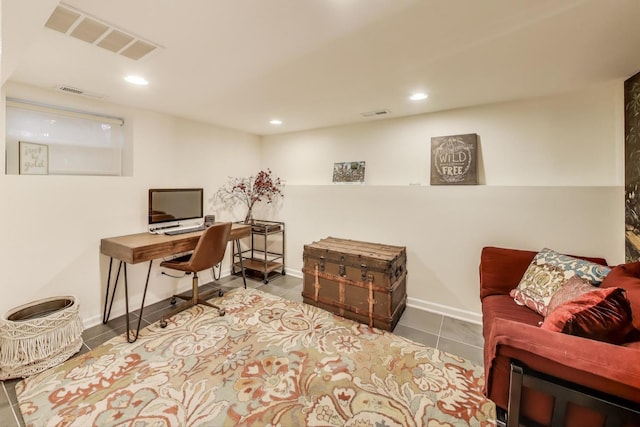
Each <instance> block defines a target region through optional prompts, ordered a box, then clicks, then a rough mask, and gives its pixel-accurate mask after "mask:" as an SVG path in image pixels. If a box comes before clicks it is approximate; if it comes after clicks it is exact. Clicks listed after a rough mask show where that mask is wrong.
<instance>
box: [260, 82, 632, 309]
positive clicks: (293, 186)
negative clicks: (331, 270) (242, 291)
mask: <svg viewBox="0 0 640 427" xmlns="http://www.w3.org/2000/svg"><path fill="white" fill-rule="evenodd" d="M622 96H623V95H622V82H614V83H611V84H607V85H602V86H599V87H595V88H591V89H590V90H588V91H583V92H580V93H572V94H566V95H563V96H556V97H551V98H541V99H535V100H529V101H520V102H511V103H504V104H496V105H488V106H481V107H475V108H467V109H461V110H455V111H449V112H442V113H437V114H426V115H420V116H413V117H408V118H402V119H391V120H383V121H374V122H370V123H364V124H354V125H349V126H341V127H334V128H327V129H318V130H313V131H307V132H296V133H291V134H283V135H275V136H267V137H264V138H263V143H262V164H263V167H269V168H271V169H272V170H273V171H274V172H275V173H276V174H277V175H279V176H280V177H282V178H283V179H285V180H286V182H287V188H286V190H285V194H286V196H285V199H284V203H283V210H282V212H281V218H282V219H283V220H284V221H285V222H286V223H287V249H286V250H287V259H286V263H287V267H288V269H289V270H290V272H291V273H292V274H297V272H298V271H299V270H300V268H301V264H302V256H301V255H302V249H303V245H304V244H305V243H310V242H312V241H315V240H318V239H321V238H324V237H327V236H329V235H331V236H334V237H345V238H352V239H358V240H366V241H373V242H380V243H389V244H397V245H405V246H407V251H408V271H409V280H408V290H407V292H408V296H409V303H410V304H411V305H413V306H416V307H422V308H427V309H430V310H434V311H439V312H443V313H446V314H450V315H453V316H457V317H461V318H466V319H469V320H475V321H477V320H479V313H480V303H479V297H478V263H479V256H480V251H481V249H482V247H483V246H487V245H496V246H506V247H513V248H522V249H531V250H539V249H542V248H543V247H545V246H546V247H550V248H553V249H556V250H559V251H563V252H568V253H574V254H584V255H594V256H604V257H606V258H607V259H608V261H609V262H610V263H620V262H623V260H624V234H623V233H624V199H623V197H624V191H623V187H622V185H623V176H624V175H623V174H624V171H623V143H624V136H623V132H624V126H623V112H622ZM462 133H477V134H478V135H479V141H480V181H481V185H479V186H456V187H451V186H448V187H444V186H429V185H428V180H429V165H430V138H431V137H433V136H442V135H454V134H462ZM356 160H365V161H366V178H365V180H366V184H365V185H363V186H358V185H356V186H341V185H332V184H331V176H332V174H331V172H332V166H333V163H334V162H341V161H356ZM410 183H420V184H422V185H409V184H410Z"/></svg>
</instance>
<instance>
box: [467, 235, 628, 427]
mask: <svg viewBox="0 0 640 427" xmlns="http://www.w3.org/2000/svg"><path fill="white" fill-rule="evenodd" d="M536 253H537V252H532V251H522V250H515V249H505V248H497V247H485V248H483V250H482V254H481V259H480V298H481V301H482V314H483V335H484V364H485V381H486V382H485V390H484V392H485V395H486V396H487V397H488V398H490V399H491V400H492V401H494V402H495V404H496V406H497V409H498V414H499V421H500V420H501V419H503V421H506V419H507V418H508V417H509V405H510V404H511V408H512V412H516V411H517V412H519V415H520V416H521V417H524V418H521V419H526V420H531V421H534V422H536V423H539V424H541V425H552V421H551V420H552V413H553V407H554V398H553V397H551V395H549V394H548V390H547V391H544V392H543V391H540V390H539V389H536V387H529V388H528V387H524V388H521V395H520V396H519V399H514V398H512V401H511V402H510V401H509V396H510V385H511V381H510V378H511V376H512V363H514V362H515V364H516V365H519V366H524V367H525V369H526V370H528V371H533V372H534V373H541V374H542V376H543V377H546V379H547V380H550V381H551V382H552V383H557V384H560V385H561V386H562V387H567V386H568V387H569V388H575V389H578V390H580V391H586V393H587V394H592V395H593V394H595V395H598V396H599V394H600V393H602V395H603V396H604V397H605V399H607V398H609V397H611V399H612V400H614V401H615V402H622V403H623V405H625V407H627V408H629V407H631V408H632V410H636V409H639V408H640V332H637V331H636V332H637V333H632V334H631V336H630V337H629V342H626V343H624V344H622V345H614V344H609V343H605V342H601V341H595V340H591V339H588V338H581V337H577V336H573V335H567V334H563V333H559V332H553V331H549V330H545V329H541V328H540V327H539V324H540V322H541V321H542V320H544V319H543V317H542V316H540V315H539V314H538V313H536V312H534V311H533V310H531V309H529V308H527V307H525V306H520V305H517V304H516V303H515V302H514V300H513V298H512V297H510V296H509V292H510V291H511V290H512V289H514V288H515V287H516V286H517V285H518V283H519V282H520V280H521V278H522V276H523V274H524V273H525V271H526V270H527V268H528V266H529V264H530V263H531V261H532V260H533V258H534V257H535V255H536ZM581 258H583V259H586V260H589V261H592V262H596V263H599V264H602V265H606V261H605V260H604V259H602V258H587V257H581ZM612 286H614V287H621V288H624V289H625V290H626V295H627V299H628V300H629V302H630V305H631V310H632V323H633V326H634V327H635V329H638V330H640V263H630V264H623V265H620V266H616V267H612V270H611V272H610V273H609V275H608V276H607V277H606V278H605V280H604V281H603V282H602V284H601V287H612ZM515 378H516V379H518V378H519V377H515ZM518 381H520V380H519V379H518ZM582 387H585V388H586V389H585V390H583V389H582ZM514 388H515V386H514V387H512V388H511V393H513V389H514ZM592 392H593V393H592ZM517 393H520V391H517V390H516V395H517ZM512 396H514V395H513V394H512ZM514 400H519V402H514ZM556 401H557V400H556ZM514 408H515V409H514ZM638 414H640V412H638ZM636 421H637V424H636ZM553 423H554V424H555V423H556V421H554V422H553ZM603 423H604V416H603V415H601V414H599V413H598V412H594V410H593V409H587V408H585V407H580V406H576V405H574V404H569V405H568V407H567V411H566V420H565V422H563V424H564V425H567V426H580V427H587V426H601V425H604V424H603ZM500 424H502V422H500ZM509 425H514V423H509ZM616 425H617V424H616ZM619 425H640V415H638V417H637V419H636V417H635V415H632V416H631V419H630V420H629V419H628V418H627V419H626V421H624V422H621V423H620V424H619Z"/></svg>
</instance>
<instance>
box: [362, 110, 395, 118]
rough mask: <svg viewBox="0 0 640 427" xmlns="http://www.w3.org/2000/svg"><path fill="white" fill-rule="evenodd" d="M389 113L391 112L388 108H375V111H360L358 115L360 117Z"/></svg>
mask: <svg viewBox="0 0 640 427" xmlns="http://www.w3.org/2000/svg"><path fill="white" fill-rule="evenodd" d="M389 113H391V111H389V110H375V111H367V112H365V113H360V115H361V116H362V117H379V116H386V115H387V114H389Z"/></svg>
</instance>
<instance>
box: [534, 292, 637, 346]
mask: <svg viewBox="0 0 640 427" xmlns="http://www.w3.org/2000/svg"><path fill="white" fill-rule="evenodd" d="M541 328H542V329H548V330H550V331H556V332H563V333H565V334H569V335H576V336H579V337H584V338H590V339H594V340H598V341H605V342H609V343H613V344H620V343H623V342H625V340H626V338H627V336H628V335H629V334H630V333H631V332H632V331H633V325H632V324H631V308H630V307H629V301H627V298H626V296H625V291H624V289H621V288H606V289H596V290H594V291H591V292H587V293H585V294H582V295H580V296H579V297H577V298H575V299H573V300H571V301H568V302H566V303H564V304H562V305H560V306H558V307H557V308H556V309H555V310H553V311H552V312H551V313H549V314H548V315H547V317H546V318H545V319H544V322H543V323H542V326H541Z"/></svg>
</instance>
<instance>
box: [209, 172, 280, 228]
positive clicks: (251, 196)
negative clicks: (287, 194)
mask: <svg viewBox="0 0 640 427" xmlns="http://www.w3.org/2000/svg"><path fill="white" fill-rule="evenodd" d="M283 188H284V184H283V183H282V181H281V180H280V178H278V177H274V176H273V174H272V172H271V170H270V169H267V170H266V171H264V170H261V171H260V172H258V173H257V174H256V175H252V176H248V177H239V178H238V177H229V180H228V182H227V184H226V185H224V186H222V187H220V189H219V190H218V192H217V196H218V198H220V200H222V201H223V202H224V203H227V204H230V205H233V204H236V203H242V204H244V205H245V206H246V207H247V214H246V216H245V218H244V223H245V224H250V223H253V207H254V205H255V204H256V203H258V202H261V201H266V202H267V203H272V202H273V201H274V200H276V199H277V198H278V197H284V194H283Z"/></svg>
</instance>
